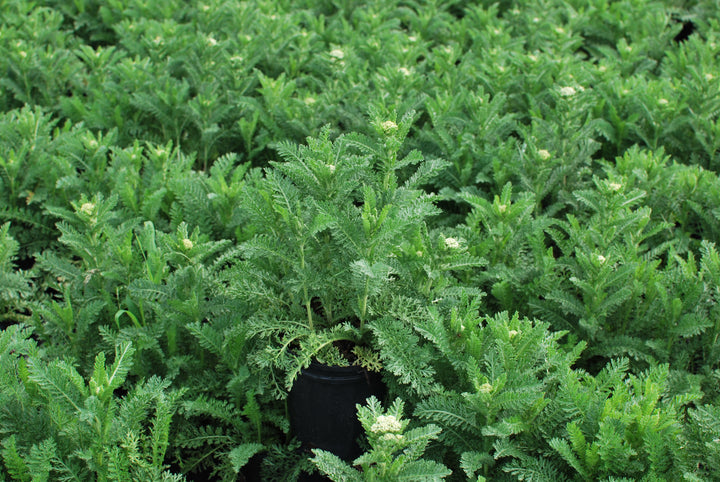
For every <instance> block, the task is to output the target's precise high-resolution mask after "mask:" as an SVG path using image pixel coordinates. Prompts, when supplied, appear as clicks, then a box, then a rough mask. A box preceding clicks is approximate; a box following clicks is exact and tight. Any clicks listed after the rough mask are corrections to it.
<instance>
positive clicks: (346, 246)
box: [229, 113, 446, 458]
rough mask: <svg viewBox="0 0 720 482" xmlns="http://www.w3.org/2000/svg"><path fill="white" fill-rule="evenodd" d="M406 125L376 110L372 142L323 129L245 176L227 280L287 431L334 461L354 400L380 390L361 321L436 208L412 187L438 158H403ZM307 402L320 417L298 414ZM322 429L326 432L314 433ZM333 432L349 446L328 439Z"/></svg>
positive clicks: (366, 326) (374, 311) (351, 452)
mask: <svg viewBox="0 0 720 482" xmlns="http://www.w3.org/2000/svg"><path fill="white" fill-rule="evenodd" d="M393 117H394V116H393ZM411 123H412V113H411V114H408V115H406V116H404V117H403V118H402V119H401V120H400V121H399V122H398V123H396V119H395V118H393V119H387V118H384V119H383V118H382V117H380V116H377V115H376V116H375V117H374V119H373V120H372V125H373V126H374V128H375V131H376V133H377V137H376V138H375V139H371V138H369V137H366V136H362V135H359V134H348V135H341V136H339V137H337V138H336V139H334V140H331V139H330V129H329V128H325V129H324V130H323V131H322V133H321V135H320V136H319V137H318V138H308V140H307V145H302V146H295V145H292V144H290V143H283V144H280V145H279V146H278V147H277V150H278V152H279V154H280V155H281V156H282V158H283V160H282V161H279V162H271V163H270V166H269V167H268V168H266V169H265V170H264V176H261V177H257V178H255V180H254V182H249V183H248V187H247V189H246V191H245V195H244V199H243V206H244V209H245V214H246V216H247V221H248V222H247V226H248V228H247V229H248V230H251V234H252V236H248V239H247V240H246V241H245V242H243V243H241V245H240V246H239V250H238V252H239V257H240V261H239V262H238V263H236V264H235V265H234V266H233V268H232V269H231V270H230V272H231V281H230V284H231V286H229V289H233V290H234V291H236V293H237V294H238V295H240V296H243V297H245V298H246V300H247V301H248V303H250V304H251V306H253V308H254V310H255V314H254V316H252V318H251V319H250V320H248V321H247V324H248V327H249V328H248V333H249V335H250V336H253V337H254V339H255V340H256V341H258V343H256V346H260V347H261V348H259V349H258V350H256V352H255V354H254V361H255V362H256V363H257V364H258V366H259V367H261V368H263V369H265V370H264V372H265V373H267V375H268V376H269V378H270V381H269V383H270V385H271V386H272V387H274V390H275V392H276V394H277V395H278V396H279V397H284V396H285V395H287V394H288V392H289V412H290V418H291V425H292V428H293V431H294V433H295V435H296V436H297V437H298V438H299V439H300V440H303V441H305V442H308V443H309V444H310V445H311V446H315V447H319V448H324V449H327V450H330V451H333V452H335V453H336V454H338V455H340V456H341V457H343V458H351V457H354V456H356V455H357V446H356V445H355V439H356V438H357V436H358V435H360V434H361V428H360V426H359V424H358V423H357V419H356V413H355V405H356V403H361V402H364V400H365V399H366V398H367V397H369V396H370V395H372V394H377V383H376V381H375V379H374V378H377V377H373V375H372V370H373V369H375V370H377V369H378V368H379V357H378V355H377V354H376V353H375V352H374V351H373V346H372V332H371V330H370V326H371V324H372V323H373V320H374V319H376V318H377V317H378V315H379V313H378V308H379V307H380V306H381V305H382V302H383V301H385V300H388V299H389V298H391V297H393V296H397V295H400V294H401V293H399V291H401V290H400V289H399V287H398V286H397V285H398V284H399V283H397V282H396V277H397V275H398V273H400V272H401V269H400V268H401V267H400V266H398V253H399V248H400V246H401V245H403V243H405V244H407V241H408V240H410V239H412V238H413V237H414V236H415V235H416V234H417V233H418V232H419V230H421V229H422V228H423V224H424V222H425V220H426V219H427V218H428V217H429V216H433V215H436V214H438V213H439V210H438V208H437V207H436V206H435V204H434V202H435V196H434V195H431V194H428V193H426V192H424V191H423V190H422V189H421V186H422V185H423V184H424V183H426V182H427V181H428V180H429V179H430V178H431V177H433V176H434V175H435V174H436V173H438V171H440V170H441V169H443V168H444V167H445V166H446V164H445V163H444V162H442V161H439V160H425V159H423V157H422V156H421V155H420V153H419V152H417V151H413V152H410V153H409V154H407V155H405V156H401V155H400V149H401V146H402V143H403V140H404V138H405V137H406V135H407V133H408V131H409V129H410V125H411ZM358 384H359V385H358ZM346 389H347V390H348V391H349V392H350V395H349V396H348V397H347V400H345V402H343V401H342V400H343V397H345V395H340V394H339V392H340V391H343V390H346ZM310 397H315V399H311V398H310ZM305 408H315V409H316V410H319V411H320V412H321V415H322V417H321V418H322V420H317V419H313V417H311V416H309V415H307V414H303V415H299V414H300V413H302V412H303V410H304V409H305ZM333 417H335V418H333ZM302 420H305V421H307V422H308V424H307V427H305V428H304V427H303V426H302V424H301V423H300V422H301V421H302ZM340 420H344V421H347V420H351V421H352V423H353V427H351V428H348V427H343V425H342V424H343V423H345V422H340ZM323 426H325V427H327V428H328V429H329V430H330V431H331V432H333V433H331V434H326V436H321V435H319V434H317V433H316V432H318V431H323V430H324V429H323ZM306 432H312V433H310V434H308V433H306ZM338 435H341V436H342V437H344V438H345V439H348V438H349V439H350V442H349V445H347V444H346V445H345V446H344V448H343V447H341V445H342V444H340V443H339V442H337V443H336V442H334V441H331V439H334V438H336V436H338ZM322 437H326V438H325V439H322ZM308 438H312V439H313V440H310V441H308V440H307V439H308ZM328 444H329V445H334V447H329V446H327V445H328Z"/></svg>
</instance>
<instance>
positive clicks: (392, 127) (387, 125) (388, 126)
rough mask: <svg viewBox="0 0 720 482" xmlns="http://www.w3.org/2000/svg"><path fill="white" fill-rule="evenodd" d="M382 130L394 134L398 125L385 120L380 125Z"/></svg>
mask: <svg viewBox="0 0 720 482" xmlns="http://www.w3.org/2000/svg"><path fill="white" fill-rule="evenodd" d="M382 128H383V130H384V131H385V132H395V131H396V130H397V128H398V125H397V124H396V123H395V122H393V121H391V120H386V121H385V122H383V123H382Z"/></svg>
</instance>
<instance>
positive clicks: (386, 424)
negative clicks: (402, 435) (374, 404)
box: [370, 415, 402, 433]
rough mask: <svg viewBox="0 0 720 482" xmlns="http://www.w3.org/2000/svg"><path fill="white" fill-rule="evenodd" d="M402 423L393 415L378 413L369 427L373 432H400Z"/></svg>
mask: <svg viewBox="0 0 720 482" xmlns="http://www.w3.org/2000/svg"><path fill="white" fill-rule="evenodd" d="M401 430H402V424H401V423H400V420H398V419H397V417H395V415H379V416H378V418H376V419H375V423H374V424H372V427H370V431H371V432H373V433H387V432H400V431H401Z"/></svg>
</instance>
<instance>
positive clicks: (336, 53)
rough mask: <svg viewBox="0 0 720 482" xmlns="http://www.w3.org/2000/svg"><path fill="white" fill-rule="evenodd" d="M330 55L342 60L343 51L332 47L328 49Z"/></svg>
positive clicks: (343, 56)
mask: <svg viewBox="0 0 720 482" xmlns="http://www.w3.org/2000/svg"><path fill="white" fill-rule="evenodd" d="M330 57H333V58H335V59H338V60H342V59H344V58H345V52H343V51H342V50H340V49H333V50H331V51H330Z"/></svg>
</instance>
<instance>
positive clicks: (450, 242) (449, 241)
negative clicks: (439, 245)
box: [445, 238, 460, 249]
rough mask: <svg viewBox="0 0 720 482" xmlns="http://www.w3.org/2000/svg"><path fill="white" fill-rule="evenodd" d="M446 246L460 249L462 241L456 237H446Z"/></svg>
mask: <svg viewBox="0 0 720 482" xmlns="http://www.w3.org/2000/svg"><path fill="white" fill-rule="evenodd" d="M445 246H447V247H448V248H450V249H458V248H459V247H460V242H459V241H458V240H457V239H455V238H445Z"/></svg>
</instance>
